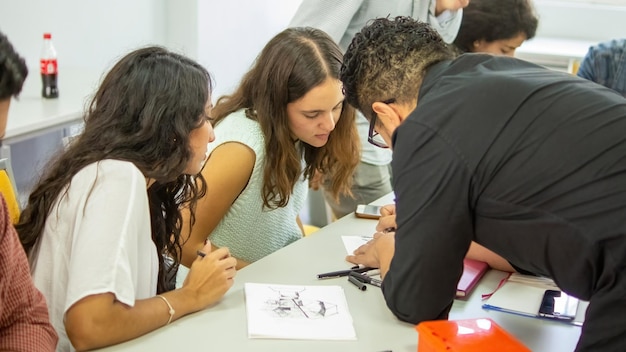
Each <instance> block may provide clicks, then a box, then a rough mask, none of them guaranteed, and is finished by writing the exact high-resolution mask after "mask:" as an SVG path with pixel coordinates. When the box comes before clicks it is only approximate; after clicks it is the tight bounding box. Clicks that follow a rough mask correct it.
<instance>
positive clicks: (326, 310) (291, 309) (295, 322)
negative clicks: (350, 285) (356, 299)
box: [244, 282, 356, 340]
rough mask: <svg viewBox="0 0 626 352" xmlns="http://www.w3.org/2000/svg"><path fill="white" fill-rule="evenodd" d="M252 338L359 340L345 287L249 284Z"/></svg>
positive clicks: (248, 297)
mask: <svg viewBox="0 0 626 352" xmlns="http://www.w3.org/2000/svg"><path fill="white" fill-rule="evenodd" d="M244 291H245V299H246V313H247V317H248V336H249V337H251V338H282V339H323V340H355V339H356V332H355V331H354V326H353V324H352V316H351V315H350V311H349V310H348V302H347V301H346V297H345V294H344V292H343V288H342V287H341V286H331V285H328V286H327V285H321V286H315V285H308V286H303V285H280V284H260V283H251V282H247V283H246V284H245V288H244Z"/></svg>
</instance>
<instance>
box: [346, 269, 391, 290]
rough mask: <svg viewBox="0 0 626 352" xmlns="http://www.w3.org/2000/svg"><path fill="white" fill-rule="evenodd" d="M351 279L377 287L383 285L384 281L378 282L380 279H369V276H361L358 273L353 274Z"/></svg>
mask: <svg viewBox="0 0 626 352" xmlns="http://www.w3.org/2000/svg"><path fill="white" fill-rule="evenodd" d="M349 275H350V277H354V278H355V279H357V280H359V281H361V282H364V283H366V284H370V285H374V286H376V287H380V286H381V285H382V283H383V282H382V280H378V279H374V278H372V277H369V276H367V275H363V274H359V273H357V272H351V273H350V274H349Z"/></svg>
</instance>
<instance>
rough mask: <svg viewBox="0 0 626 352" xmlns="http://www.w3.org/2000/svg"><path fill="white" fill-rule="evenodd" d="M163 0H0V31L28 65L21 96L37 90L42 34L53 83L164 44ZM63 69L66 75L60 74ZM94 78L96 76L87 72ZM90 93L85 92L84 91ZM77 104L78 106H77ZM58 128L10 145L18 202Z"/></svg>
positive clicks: (55, 143) (56, 139)
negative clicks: (52, 63) (51, 56)
mask: <svg viewBox="0 0 626 352" xmlns="http://www.w3.org/2000/svg"><path fill="white" fill-rule="evenodd" d="M166 1H168V0H107V1H93V0H47V1H46V0H0V30H1V31H2V32H4V33H5V34H6V35H7V36H8V38H9V40H11V42H12V43H13V45H14V47H15V48H16V50H17V51H18V52H19V53H20V55H21V56H23V57H24V58H25V59H26V61H27V64H28V67H29V71H30V72H29V75H28V77H27V79H26V82H25V85H24V90H23V92H22V93H23V96H28V95H29V94H32V96H37V95H38V94H39V90H40V89H41V78H40V75H39V55H40V52H41V47H42V43H43V38H42V36H43V33H44V32H50V33H52V38H53V41H54V44H55V47H56V49H57V51H58V56H59V58H58V60H59V87H60V94H61V95H63V87H64V84H70V83H68V82H67V81H64V78H67V77H68V76H69V74H68V72H69V71H70V70H72V71H74V70H80V71H85V72H90V73H91V72H98V73H101V72H104V71H105V70H106V69H107V68H109V67H110V66H111V65H112V64H113V63H114V62H115V61H116V59H117V58H119V57H120V56H122V55H124V54H125V53H126V52H128V51H130V50H132V49H134V48H136V47H139V46H145V45H148V44H162V45H163V44H164V43H165V37H166V29H167V27H166V26H165V25H164V24H165V20H166V16H165V13H166V12H165V2H166ZM64 73H66V75H65V76H64ZM89 76H90V77H98V76H99V74H90V75H89ZM90 93H91V92H88V91H86V92H85V95H88V94H90ZM77 108H78V107H77ZM61 137H63V131H57V132H51V133H48V134H46V135H43V136H41V137H38V138H36V139H31V140H27V141H23V142H19V143H15V144H13V145H12V146H11V158H12V164H13V171H14V174H15V178H16V183H17V187H18V192H19V194H20V197H21V198H22V200H23V199H24V198H25V196H27V195H28V193H29V192H30V188H31V186H32V184H33V182H34V181H35V179H36V178H37V177H38V174H39V170H41V169H42V168H43V167H44V165H45V164H46V163H47V161H48V159H49V158H50V156H51V155H53V154H54V153H56V152H57V151H58V150H59V149H60V148H61V142H60V138H61Z"/></svg>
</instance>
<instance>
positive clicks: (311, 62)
mask: <svg viewBox="0 0 626 352" xmlns="http://www.w3.org/2000/svg"><path fill="white" fill-rule="evenodd" d="M341 62H342V54H341V50H340V49H339V47H338V46H337V44H335V42H334V41H333V40H332V39H331V38H330V37H329V36H328V35H327V34H326V33H324V32H323V31H321V30H318V29H314V28H308V27H307V28H304V27H297V28H288V29H286V30H284V31H282V32H281V33H279V34H277V35H276V36H275V37H274V38H272V39H271V40H270V41H269V43H268V44H267V45H266V46H265V48H264V49H263V50H262V51H261V54H259V56H258V57H257V59H256V61H255V63H254V65H253V67H252V69H250V71H248V73H246V74H245V75H244V77H243V79H242V80H241V83H240V84H239V87H238V88H237V89H236V90H235V92H234V93H233V94H232V95H227V96H223V97H220V99H218V101H217V103H216V105H215V107H214V108H213V117H214V118H215V120H214V121H215V122H214V123H215V124H216V125H217V124H219V122H220V121H221V120H223V119H224V118H225V117H226V116H228V115H229V114H231V113H233V112H235V111H238V110H241V109H245V110H246V116H247V117H248V118H250V119H253V120H256V121H258V122H259V124H260V126H261V130H262V131H263V135H264V136H265V152H266V158H265V168H264V174H263V182H264V185H263V203H264V205H265V206H266V207H268V208H274V207H284V206H285V205H287V203H288V201H289V197H290V195H291V192H292V190H293V187H294V185H295V184H296V182H297V181H298V178H300V177H302V176H303V174H304V177H306V178H307V179H309V180H310V179H311V178H312V176H313V174H314V173H315V172H316V171H319V172H321V173H322V174H323V175H324V177H325V178H326V179H328V180H329V181H330V190H329V191H331V192H332V193H333V195H334V196H335V197H338V196H339V194H342V193H343V194H350V186H351V183H352V174H353V172H354V169H355V168H356V165H357V164H358V161H359V151H360V144H359V139H358V135H357V131H356V125H355V110H354V108H353V107H351V106H350V105H349V104H347V103H346V102H345V101H344V103H343V110H342V112H341V116H340V118H339V121H338V122H337V124H336V125H335V129H334V130H333V131H332V132H331V134H330V137H329V139H328V142H327V143H326V145H324V146H323V147H320V148H316V147H313V146H311V145H308V144H306V143H298V144H296V145H294V141H293V140H292V138H291V132H290V130H289V125H288V116H287V104H289V103H291V102H294V101H296V100H298V99H300V98H302V97H303V96H304V95H305V94H306V93H308V92H309V91H310V90H311V89H313V88H315V87H316V86H318V85H320V84H322V83H323V82H324V81H325V80H326V79H328V78H329V77H330V78H333V79H339V70H340V68H341ZM297 145H300V147H297ZM303 159H304V161H305V164H306V165H305V167H304V170H302V165H301V160H303Z"/></svg>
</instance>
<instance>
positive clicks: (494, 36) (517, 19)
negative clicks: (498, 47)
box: [454, 0, 539, 52]
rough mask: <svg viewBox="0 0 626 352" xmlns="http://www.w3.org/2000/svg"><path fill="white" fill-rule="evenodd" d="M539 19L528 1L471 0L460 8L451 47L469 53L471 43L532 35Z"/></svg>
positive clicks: (472, 45)
mask: <svg viewBox="0 0 626 352" xmlns="http://www.w3.org/2000/svg"><path fill="white" fill-rule="evenodd" d="M538 23H539V19H538V17H537V15H536V13H535V10H534V8H533V6H532V4H531V2H530V0H472V1H470V3H469V5H467V7H466V8H464V9H463V19H462V20H461V27H460V28H459V33H458V34H457V36H456V39H455V40H454V45H455V46H456V47H457V48H458V49H459V50H460V51H461V52H472V51H473V47H474V42H476V41H479V40H485V41H486V42H493V41H495V40H502V39H511V38H514V37H516V36H517V35H519V34H524V35H525V36H526V40H528V39H531V38H533V37H534V36H535V33H536V31H537V25H538Z"/></svg>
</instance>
